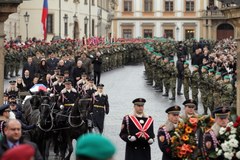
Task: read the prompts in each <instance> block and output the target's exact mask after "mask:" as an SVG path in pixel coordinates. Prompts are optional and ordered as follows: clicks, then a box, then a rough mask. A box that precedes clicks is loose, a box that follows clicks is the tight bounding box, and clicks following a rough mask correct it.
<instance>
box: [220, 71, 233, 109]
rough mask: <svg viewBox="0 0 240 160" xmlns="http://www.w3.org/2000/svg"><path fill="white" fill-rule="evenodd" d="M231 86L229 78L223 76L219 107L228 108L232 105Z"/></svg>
mask: <svg viewBox="0 0 240 160" xmlns="http://www.w3.org/2000/svg"><path fill="white" fill-rule="evenodd" d="M232 92H233V86H232V84H231V82H230V77H229V76H224V83H223V86H222V96H221V105H224V106H225V105H226V106H230V104H231V103H232V100H233V99H232Z"/></svg>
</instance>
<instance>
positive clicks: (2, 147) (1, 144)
mask: <svg viewBox="0 0 240 160" xmlns="http://www.w3.org/2000/svg"><path fill="white" fill-rule="evenodd" d="M19 144H29V145H31V146H33V148H34V149H35V156H34V158H35V160H43V158H42V155H41V153H40V151H39V150H38V147H37V145H36V144H35V143H33V142H29V141H26V140H24V139H20V140H19ZM8 149H9V146H8V143H7V139H6V137H3V139H2V140H1V141H0V158H1V157H2V155H3V153H4V152H5V151H7V150H8Z"/></svg>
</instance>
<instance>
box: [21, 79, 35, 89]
mask: <svg viewBox="0 0 240 160" xmlns="http://www.w3.org/2000/svg"><path fill="white" fill-rule="evenodd" d="M22 79H23V82H24V84H25V85H26V87H25V88H26V90H27V91H28V90H29V89H30V88H31V86H32V81H33V78H31V77H29V78H25V77H24V76H23V77H22Z"/></svg>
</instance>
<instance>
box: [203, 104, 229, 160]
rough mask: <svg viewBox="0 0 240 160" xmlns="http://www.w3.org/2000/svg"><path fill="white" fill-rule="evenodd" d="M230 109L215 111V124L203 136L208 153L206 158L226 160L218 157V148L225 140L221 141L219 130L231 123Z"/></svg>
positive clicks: (224, 108) (219, 108)
mask: <svg viewBox="0 0 240 160" xmlns="http://www.w3.org/2000/svg"><path fill="white" fill-rule="evenodd" d="M229 115H230V109H229V108H228V107H218V108H216V109H215V110H214V111H213V117H214V118H215V123H214V124H213V126H212V127H211V129H209V130H208V131H206V133H205V134H204V135H203V147H204V150H205V153H206V157H207V158H208V159H209V160H214V159H224V157H221V156H220V157H218V156H217V154H216V148H217V146H218V145H220V144H221V142H224V139H219V137H218V136H219V130H220V128H221V127H226V126H227V124H228V122H229Z"/></svg>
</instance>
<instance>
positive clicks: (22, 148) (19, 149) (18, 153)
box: [2, 144, 35, 160]
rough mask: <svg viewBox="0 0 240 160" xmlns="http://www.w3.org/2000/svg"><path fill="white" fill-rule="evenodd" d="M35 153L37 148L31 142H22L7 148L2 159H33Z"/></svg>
mask: <svg viewBox="0 0 240 160" xmlns="http://www.w3.org/2000/svg"><path fill="white" fill-rule="evenodd" d="M34 155H35V149H34V147H33V146H31V145H30V144H21V145H18V146H16V147H14V148H12V149H9V150H7V151H6V152H5V153H4V154H3V156H2V160H15V159H16V160H31V159H32V158H33V157H34Z"/></svg>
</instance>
